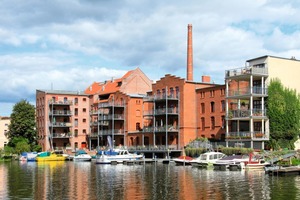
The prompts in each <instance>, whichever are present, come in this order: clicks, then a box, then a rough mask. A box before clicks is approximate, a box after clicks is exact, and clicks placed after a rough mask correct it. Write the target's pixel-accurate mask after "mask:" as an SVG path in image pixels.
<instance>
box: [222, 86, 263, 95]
mask: <svg viewBox="0 0 300 200" xmlns="http://www.w3.org/2000/svg"><path fill="white" fill-rule="evenodd" d="M251 94H252V95H255V96H260V95H261V96H267V95H268V88H263V87H252V93H251V88H249V87H247V88H240V89H238V90H237V89H236V88H235V89H232V90H230V89H229V91H228V93H227V97H240V96H249V95H251Z"/></svg>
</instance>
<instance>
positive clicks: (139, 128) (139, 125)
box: [135, 122, 141, 131]
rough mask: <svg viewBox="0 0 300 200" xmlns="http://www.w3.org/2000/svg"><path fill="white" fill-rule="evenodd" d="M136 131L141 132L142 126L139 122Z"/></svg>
mask: <svg viewBox="0 0 300 200" xmlns="http://www.w3.org/2000/svg"><path fill="white" fill-rule="evenodd" d="M135 130H137V131H139V130H141V124H140V123H139V122H137V123H136V124H135Z"/></svg>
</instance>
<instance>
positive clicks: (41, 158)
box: [36, 151, 67, 162]
mask: <svg viewBox="0 0 300 200" xmlns="http://www.w3.org/2000/svg"><path fill="white" fill-rule="evenodd" d="M66 159H67V157H66V156H64V155H62V154H56V153H54V152H48V151H47V152H42V153H39V154H38V155H37V157H36V161H37V162H45V161H65V160H66Z"/></svg>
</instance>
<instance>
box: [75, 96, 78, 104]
mask: <svg viewBox="0 0 300 200" xmlns="http://www.w3.org/2000/svg"><path fill="white" fill-rule="evenodd" d="M77 104H78V98H77V97H76V98H75V105H77Z"/></svg>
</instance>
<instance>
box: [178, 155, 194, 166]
mask: <svg viewBox="0 0 300 200" xmlns="http://www.w3.org/2000/svg"><path fill="white" fill-rule="evenodd" d="M192 160H193V158H192V157H189V156H179V157H178V158H173V161H174V162H175V164H176V165H191V163H190V162H191V161H192Z"/></svg>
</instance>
